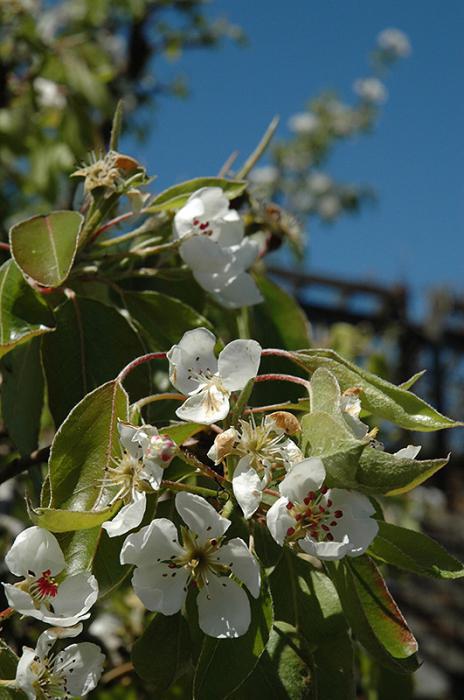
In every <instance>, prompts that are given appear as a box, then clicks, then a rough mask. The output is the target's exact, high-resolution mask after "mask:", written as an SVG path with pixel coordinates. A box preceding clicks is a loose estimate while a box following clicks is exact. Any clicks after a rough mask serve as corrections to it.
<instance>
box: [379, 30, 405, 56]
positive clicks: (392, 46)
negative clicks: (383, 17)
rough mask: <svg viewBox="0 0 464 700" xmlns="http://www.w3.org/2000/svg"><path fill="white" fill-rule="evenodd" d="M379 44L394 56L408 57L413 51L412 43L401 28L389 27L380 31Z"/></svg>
mask: <svg viewBox="0 0 464 700" xmlns="http://www.w3.org/2000/svg"><path fill="white" fill-rule="evenodd" d="M377 44H378V45H379V46H380V48H381V49H383V50H384V51H386V52H387V53H389V54H390V55H391V56H392V57H393V58H406V56H409V54H410V53H411V43H410V41H409V37H408V35H407V34H405V33H404V32H402V31H401V29H395V28H394V27H389V28H387V29H384V30H383V31H381V32H380V34H379V35H378V37H377Z"/></svg>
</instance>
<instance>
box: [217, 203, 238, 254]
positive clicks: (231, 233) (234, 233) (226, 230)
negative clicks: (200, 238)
mask: <svg viewBox="0 0 464 700" xmlns="http://www.w3.org/2000/svg"><path fill="white" fill-rule="evenodd" d="M244 234H245V227H244V225H243V221H242V219H241V218H240V214H239V213H238V212H237V211H235V209H229V211H228V212H226V213H225V214H224V215H223V217H222V220H221V222H220V227H219V233H218V235H217V238H216V240H217V242H218V243H219V245H221V246H223V247H229V246H235V245H238V244H239V243H240V242H241V240H242V239H243V236H244Z"/></svg>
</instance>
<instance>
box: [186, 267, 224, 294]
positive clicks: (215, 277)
mask: <svg viewBox="0 0 464 700" xmlns="http://www.w3.org/2000/svg"><path fill="white" fill-rule="evenodd" d="M193 276H194V277H195V279H196V281H197V282H198V284H199V285H200V287H202V289H204V290H205V292H209V293H210V294H213V296H214V295H215V294H217V293H220V292H222V291H223V290H224V289H225V288H226V287H227V285H229V284H230V283H231V282H232V281H233V279H234V276H233V275H231V274H230V273H229V272H226V271H222V270H221V271H219V272H200V271H199V270H193Z"/></svg>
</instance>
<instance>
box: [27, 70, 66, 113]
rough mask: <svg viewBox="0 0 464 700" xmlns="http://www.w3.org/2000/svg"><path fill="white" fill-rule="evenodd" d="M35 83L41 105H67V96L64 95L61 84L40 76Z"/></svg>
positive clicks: (62, 107)
mask: <svg viewBox="0 0 464 700" xmlns="http://www.w3.org/2000/svg"><path fill="white" fill-rule="evenodd" d="M33 85H34V90H35V91H36V93H37V101H38V103H39V104H40V106H41V107H44V108H45V109H46V108H51V109H64V108H65V107H66V97H65V96H64V95H63V93H62V90H61V88H60V86H59V85H57V84H56V83H55V82H54V81H53V80H48V79H47V78H42V77H41V76H38V77H37V78H36V79H35V80H34V82H33Z"/></svg>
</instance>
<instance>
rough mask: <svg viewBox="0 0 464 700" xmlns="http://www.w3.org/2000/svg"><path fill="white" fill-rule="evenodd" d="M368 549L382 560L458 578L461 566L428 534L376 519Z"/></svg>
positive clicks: (426, 573)
mask: <svg viewBox="0 0 464 700" xmlns="http://www.w3.org/2000/svg"><path fill="white" fill-rule="evenodd" d="M369 553H370V554H371V555H372V556H373V557H375V558H376V559H378V560H379V561H381V562H383V563H385V564H391V565H392V566H396V567H397V568H399V569H404V570H405V571H411V572H412V573H414V574H420V575H422V576H434V577H435V578H448V579H449V578H451V579H453V578H462V577H463V576H464V566H463V565H462V564H461V562H460V561H458V560H457V559H455V558H454V557H453V556H452V555H451V554H448V552H447V551H446V549H444V548H443V547H442V546H441V545H440V544H438V542H435V540H433V539H432V538H431V537H429V536H428V535H424V534H423V533H421V532H415V531H414V530H407V529H406V528H404V527H398V526H397V525H390V524H389V523H386V522H383V521H379V533H378V535H377V537H376V538H375V540H374V542H373V543H372V544H371V546H370V547H369Z"/></svg>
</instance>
